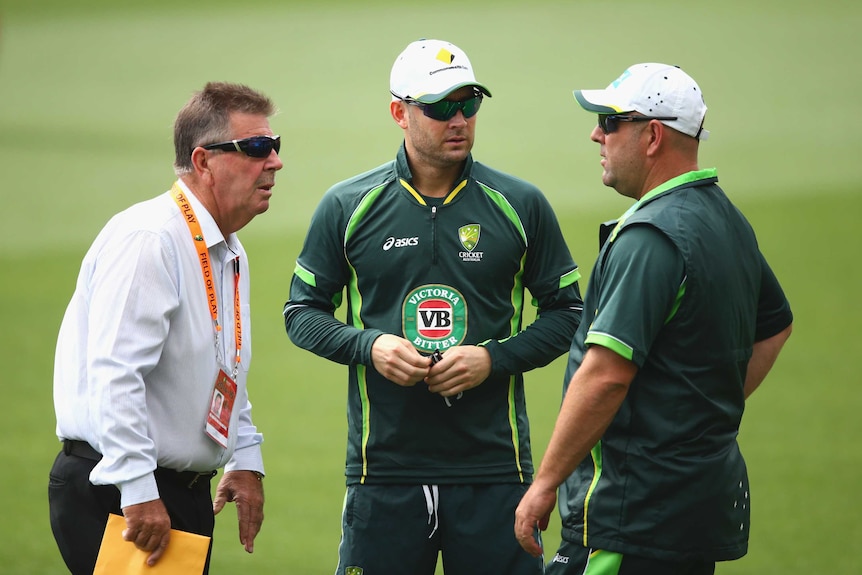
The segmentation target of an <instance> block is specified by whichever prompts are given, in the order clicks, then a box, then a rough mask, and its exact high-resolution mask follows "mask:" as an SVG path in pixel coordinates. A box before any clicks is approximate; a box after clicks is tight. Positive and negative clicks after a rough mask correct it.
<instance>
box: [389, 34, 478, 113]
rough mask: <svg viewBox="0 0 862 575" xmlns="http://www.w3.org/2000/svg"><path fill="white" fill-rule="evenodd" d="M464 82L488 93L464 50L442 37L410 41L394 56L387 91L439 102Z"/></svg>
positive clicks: (423, 101)
mask: <svg viewBox="0 0 862 575" xmlns="http://www.w3.org/2000/svg"><path fill="white" fill-rule="evenodd" d="M464 86H473V87H475V88H476V89H478V90H480V91H481V92H482V93H483V94H485V95H486V96H490V95H491V92H490V91H489V90H488V88H486V87H485V86H483V85H482V84H480V83H479V82H477V81H476V76H475V75H474V74H473V66H472V65H471V64H470V60H469V58H467V54H465V53H464V51H463V50H461V49H460V48H458V47H457V46H455V45H454V44H452V43H451V42H444V41H442V40H426V39H422V40H417V41H415V42H411V43H410V44H409V45H408V46H407V47H406V48H405V49H404V51H403V52H401V54H399V55H398V58H396V59H395V63H394V64H393V65H392V72H391V73H390V75H389V91H390V92H392V95H393V96H395V97H396V98H399V99H401V100H414V101H417V102H421V103H423V104H433V103H435V102H439V101H440V100H442V99H443V98H445V97H446V96H448V95H449V94H451V93H452V92H454V91H455V90H458V89H460V88H463V87H464Z"/></svg>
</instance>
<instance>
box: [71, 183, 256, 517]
mask: <svg viewBox="0 0 862 575" xmlns="http://www.w3.org/2000/svg"><path fill="white" fill-rule="evenodd" d="M179 184H180V187H181V188H182V190H183V192H184V193H185V195H186V197H187V198H188V200H189V202H190V203H191V205H192V207H193V208H194V211H195V215H196V216H197V219H198V221H199V222H200V225H201V229H202V231H203V234H204V239H205V240H206V244H207V247H208V248H209V253H210V261H211V266H212V272H213V276H214V278H215V289H216V294H217V298H218V310H219V311H218V313H219V323H220V324H221V325H222V326H223V328H222V331H221V333H220V334H219V336H218V338H216V336H215V329H214V327H213V320H212V316H211V315H210V311H209V307H208V304H207V291H206V288H205V285H204V280H203V275H202V272H201V266H200V263H199V259H198V253H197V251H196V249H195V247H194V245H193V241H192V237H191V233H190V231H189V228H188V225H187V224H186V221H185V218H184V217H183V216H182V214H181V213H180V210H179V208H178V207H177V204H176V202H175V201H174V198H173V196H172V194H171V193H170V192H168V193H165V194H162V195H161V196H158V197H156V198H153V199H151V200H149V201H145V202H142V203H139V204H136V205H134V206H132V207H130V208H128V209H127V210H125V211H123V212H121V213H119V214H117V215H116V216H114V217H113V218H112V219H111V220H110V221H109V222H108V224H107V225H106V226H105V227H104V228H103V229H102V231H101V233H99V235H98V237H97V238H96V240H95V241H94V242H93V245H92V246H91V247H90V250H89V251H88V252H87V255H86V256H85V257H84V261H83V263H82V265H81V270H80V273H79V276H78V281H77V285H76V288H75V292H74V294H73V295H72V300H71V302H70V303H69V306H68V308H67V309H66V314H65V316H64V317H63V323H62V325H61V327H60V333H59V337H58V341H57V349H56V355H55V362H54V406H55V412H56V415H57V436H58V437H59V438H60V439H74V440H81V441H86V442H88V443H89V444H90V445H92V446H93V447H94V448H95V449H96V450H97V451H99V452H100V453H101V454H102V460H101V461H100V462H99V463H98V464H97V465H96V467H95V468H94V469H93V472H92V474H91V475H90V481H92V482H93V483H94V484H96V485H108V484H112V485H116V486H117V487H118V488H119V489H120V492H121V506H122V507H126V506H128V505H134V504H136V503H143V502H146V501H151V500H153V499H158V498H159V494H158V489H157V487H156V482H155V478H154V476H153V470H154V469H155V467H156V466H157V465H158V466H160V467H165V468H168V469H173V470H176V471H186V470H192V471H207V470H213V469H218V468H221V467H226V471H231V470H233V469H248V470H253V471H260V472H263V461H262V456H261V452H260V443H261V442H262V441H263V436H262V435H261V434H259V433H258V432H257V429H256V428H255V426H254V424H253V423H252V420H251V404H250V403H249V401H248V392H247V389H246V377H247V374H248V368H249V363H250V361H251V324H250V314H249V305H248V303H249V279H248V261H247V258H246V254H245V250H244V249H243V247H242V244H241V243H240V242H239V239H238V238H237V237H236V235H235V234H230V236H229V237H228V238H227V239H225V238H224V236H223V235H222V234H221V232H220V231H219V228H218V226H217V225H216V223H215V221H214V220H213V218H212V216H211V215H210V214H209V212H207V210H206V209H205V208H204V206H203V205H202V204H201V203H200V201H199V200H198V199H197V198H196V197H195V195H194V193H192V192H191V190H189V188H188V187H187V186H185V184H184V183H183V182H182V180H180V182H179ZM237 257H239V262H240V266H241V267H240V285H239V291H240V302H241V305H240V307H241V310H240V311H241V317H242V346H241V362H240V365H239V370H238V373H237V375H236V383H237V386H238V388H237V395H236V401H235V403H234V407H233V413H232V415H231V420H230V434H229V438H228V445H227V448H226V449H225V448H222V447H221V446H219V445H218V444H217V443H216V442H215V441H213V440H212V439H211V438H209V437H208V436H207V435H206V433H205V431H204V429H205V426H206V419H207V414H208V412H209V407H210V402H211V399H212V395H213V387H214V384H215V380H216V374H217V373H218V369H219V366H220V365H223V366H226V371H227V372H228V374H230V373H231V372H232V371H233V368H234V364H235V356H236V344H235V338H234V282H235V268H234V265H235V260H236V258H237ZM216 342H218V343H217V344H216Z"/></svg>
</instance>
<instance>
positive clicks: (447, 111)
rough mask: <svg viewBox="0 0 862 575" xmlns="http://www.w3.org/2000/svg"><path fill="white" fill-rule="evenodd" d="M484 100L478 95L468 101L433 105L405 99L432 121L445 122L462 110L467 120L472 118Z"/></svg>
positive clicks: (444, 102)
mask: <svg viewBox="0 0 862 575" xmlns="http://www.w3.org/2000/svg"><path fill="white" fill-rule="evenodd" d="M482 98H483V96H482V94H481V93H477V94H475V95H474V96H471V97H470V98H467V99H466V100H458V101H452V100H440V101H439V102H434V103H433V104H423V103H422V102H417V101H416V100H413V99H411V98H404V101H405V102H407V103H408V104H410V105H411V106H418V107H419V108H422V113H423V114H425V115H426V116H428V117H429V118H431V119H432V120H439V121H441V122H445V121H447V120H450V119H452V118H453V117H454V116H455V114H457V113H458V110H461V112H462V113H463V114H464V118H465V119H466V118H472V117H473V116H475V115H476V113H477V112H478V111H479V106H481V105H482Z"/></svg>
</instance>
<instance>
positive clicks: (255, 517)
mask: <svg viewBox="0 0 862 575" xmlns="http://www.w3.org/2000/svg"><path fill="white" fill-rule="evenodd" d="M237 514H238V515H239V541H240V543H242V545H243V547H245V550H246V551H247V552H248V553H254V539H255V537H257V534H258V533H260V527H261V525H262V524H263V507H262V506H256V505H254V506H253V505H249V504H240V503H237Z"/></svg>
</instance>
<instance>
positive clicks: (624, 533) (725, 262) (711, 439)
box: [560, 170, 792, 561]
mask: <svg viewBox="0 0 862 575" xmlns="http://www.w3.org/2000/svg"><path fill="white" fill-rule="evenodd" d="M717 181H718V179H717V176H716V172H715V170H701V171H697V172H690V173H688V174H684V175H682V176H679V177H677V178H674V179H673V180H671V181H669V182H666V183H665V184H664V185H662V186H660V187H659V188H657V189H655V190H653V191H651V192H650V193H649V194H647V195H646V196H645V197H644V198H642V199H641V200H640V201H639V202H637V203H636V204H634V205H633V206H632V208H631V209H630V210H629V211H627V212H626V214H625V215H624V216H623V217H622V218H621V219H620V221H619V223H618V224H617V226H616V227H615V228H614V229H613V231H611V233H610V236H609V238H608V239H607V241H605V242H604V245H603V246H602V249H601V251H600V253H599V257H598V259H597V261H596V264H595V267H594V270H593V274H592V275H591V277H590V284H589V287H588V289H587V293H586V301H585V305H586V314H585V317H584V321H583V322H582V323H581V325H580V327H579V329H578V332H577V334H576V335H575V338H574V340H573V343H572V349H571V352H570V356H569V365H568V369H567V371H566V376H565V382H566V386H567V385H568V382H569V381H571V378H572V375H573V374H574V372H575V371H576V370H577V369H578V366H579V365H580V363H581V361H582V360H583V357H584V354H585V353H586V349H587V347H588V346H590V345H601V346H604V347H607V348H609V349H612V350H614V351H615V352H616V353H618V354H620V355H621V356H623V357H625V358H627V359H629V360H631V361H633V362H634V363H635V364H636V365H637V366H638V372H637V375H636V376H635V378H634V380H633V381H632V383H631V386H630V388H629V392H628V394H627V396H626V398H625V400H624V401H623V403H622V406H621V407H620V409H619V411H618V412H617V414H616V416H615V417H614V419H613V421H612V422H611V424H610V426H609V427H608V429H607V431H606V432H605V434H604V435H603V437H602V439H601V441H600V442H599V443H598V444H597V445H596V446H595V447H594V448H593V450H592V453H591V454H590V456H588V457H587V458H586V459H585V460H584V461H583V462H582V463H581V464H580V466H579V467H578V468H577V469H576V470H575V472H574V473H573V474H572V475H571V476H570V477H569V479H568V480H567V481H566V482H565V484H564V485H563V486H562V487H561V490H560V514H561V516H562V518H563V538H564V539H566V540H567V541H570V542H574V543H578V544H581V545H583V546H584V547H588V548H595V549H605V550H609V551H615V552H618V553H623V554H632V555H637V556H642V557H651V558H655V559H660V560H667V561H683V560H706V561H720V560H729V559H735V558H738V557H741V556H742V555H744V554H745V552H746V550H747V545H748V543H747V542H748V533H749V519H750V511H751V500H750V492H749V485H748V476H747V472H746V466H745V461H744V460H743V457H742V454H741V453H740V450H739V446H738V445H737V441H736V437H737V433H738V431H739V424H740V420H741V418H742V412H743V409H744V407H745V399H744V393H743V384H744V381H745V374H746V369H747V366H748V360H749V358H750V357H751V353H752V346H753V344H754V342H755V341H759V340H762V339H766V338H768V337H771V336H773V335H775V334H777V333H779V332H780V331H782V330H783V329H784V328H786V327H787V326H788V325H790V323H791V322H792V315H791V312H790V307H789V304H788V302H787V300H786V298H785V296H784V293H783V291H782V289H781V287H780V285H779V284H778V281H777V280H776V278H775V276H774V274H773V273H772V270H771V269H770V268H769V266H768V265H767V263H766V261H765V260H764V258H763V255H762V254H761V252H760V250H759V248H758V245H757V240H756V238H755V234H754V232H753V230H752V229H751V226H750V225H749V223H748V221H746V219H745V217H744V216H743V215H742V214H741V213H740V212H739V211H738V210H737V209H736V208H735V207H734V206H733V205H732V204H731V202H730V201H729V200H728V198H727V197H726V196H725V194H724V192H723V191H722V190H721V189H720V188H719V187H718V185H717Z"/></svg>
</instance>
